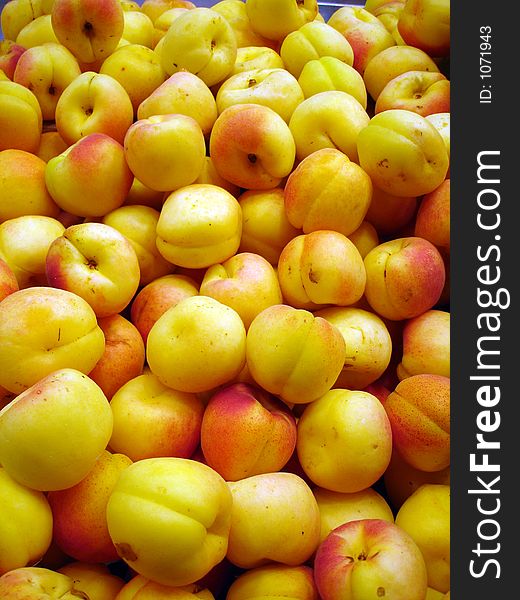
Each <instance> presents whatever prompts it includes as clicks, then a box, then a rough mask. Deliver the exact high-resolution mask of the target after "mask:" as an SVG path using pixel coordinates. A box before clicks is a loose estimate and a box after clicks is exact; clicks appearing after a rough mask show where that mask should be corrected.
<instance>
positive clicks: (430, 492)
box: [395, 483, 450, 593]
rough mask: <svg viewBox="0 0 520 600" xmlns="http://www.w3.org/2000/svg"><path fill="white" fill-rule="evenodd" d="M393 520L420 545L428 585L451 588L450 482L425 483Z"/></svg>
mask: <svg viewBox="0 0 520 600" xmlns="http://www.w3.org/2000/svg"><path fill="white" fill-rule="evenodd" d="M395 523H396V525H398V526H399V527H400V528H401V529H403V530H404V531H406V532H407V533H408V534H409V535H410V536H411V537H412V539H413V540H414V541H415V543H416V544H417V545H418V546H419V548H420V550H421V552H422V554H423V556H424V560H425V562H426V570H427V572H428V585H429V586H431V587H432V588H434V589H435V590H438V591H439V592H443V593H446V592H448V591H449V590H450V486H449V485H442V484H431V483H424V484H423V485H421V486H420V487H419V488H418V489H417V490H415V492H414V493H413V494H412V495H411V496H409V497H408V498H407V499H406V500H405V501H404V503H403V504H402V506H401V508H400V509H399V511H398V513H397V515H396V517H395Z"/></svg>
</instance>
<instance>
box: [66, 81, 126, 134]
mask: <svg viewBox="0 0 520 600" xmlns="http://www.w3.org/2000/svg"><path fill="white" fill-rule="evenodd" d="M133 119H134V108H133V106H132V101H131V100H130V97H129V95H128V93H127V91H126V90H125V88H124V87H123V86H122V85H121V84H120V83H119V81H117V80H116V79H114V78H113V77H111V76H110V75H104V74H103V73H96V72H95V71H85V72H84V73H81V75H79V76H78V77H76V78H75V79H74V80H73V81H72V82H71V83H70V84H69V85H68V86H67V87H66V88H65V89H64V90H63V92H62V94H61V96H60V98H59V100H58V103H57V104H56V114H55V120H56V129H57V131H58V133H59V134H60V135H61V137H62V138H63V139H64V140H65V141H66V142H67V144H73V143H74V142H77V141H78V140H79V139H80V138H82V137H85V136H86V135H88V134H90V133H104V134H106V135H109V136H110V137H112V138H114V140H116V141H117V142H119V143H120V144H122V143H123V140H124V137H125V134H126V131H127V129H128V128H129V127H130V125H131V124H132V122H133Z"/></svg>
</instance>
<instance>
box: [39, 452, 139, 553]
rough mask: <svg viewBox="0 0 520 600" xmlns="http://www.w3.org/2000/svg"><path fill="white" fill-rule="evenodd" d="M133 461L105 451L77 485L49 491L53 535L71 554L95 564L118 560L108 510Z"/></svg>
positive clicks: (60, 545)
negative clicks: (106, 512)
mask: <svg viewBox="0 0 520 600" xmlns="http://www.w3.org/2000/svg"><path fill="white" fill-rule="evenodd" d="M131 464H132V461H131V460H130V459H129V458H128V457H127V456H125V455H123V454H112V453H110V452H108V451H106V450H104V451H103V452H102V453H101V455H100V456H99V458H97V460H96V462H95V464H94V465H93V467H92V468H91V469H90V471H89V472H88V474H87V475H86V476H85V477H84V478H82V479H81V481H79V482H78V483H77V484H76V485H73V486H71V487H69V488H67V489H62V490H57V491H51V492H49V494H48V496H47V497H48V500H49V504H50V507H51V509H52V516H53V538H54V540H55V542H56V543H57V544H58V546H59V547H60V548H61V549H62V550H63V551H64V552H65V553H66V554H67V555H68V556H71V557H72V558H74V559H76V560H80V561H84V562H93V563H95V562H113V561H115V560H117V559H118V554H117V552H116V549H115V547H114V544H113V543H112V540H111V539H110V536H109V534H108V529H107V522H106V516H105V511H106V506H107V502H108V498H109V496H110V494H111V492H112V490H113V488H114V486H115V484H116V481H117V480H118V478H119V475H120V474H121V472H122V471H123V470H124V469H126V468H127V467H128V466H129V465H131Z"/></svg>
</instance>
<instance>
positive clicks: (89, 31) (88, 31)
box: [83, 21, 94, 37]
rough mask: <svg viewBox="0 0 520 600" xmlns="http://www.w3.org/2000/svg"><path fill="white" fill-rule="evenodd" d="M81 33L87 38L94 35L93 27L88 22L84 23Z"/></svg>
mask: <svg viewBox="0 0 520 600" xmlns="http://www.w3.org/2000/svg"><path fill="white" fill-rule="evenodd" d="M83 33H84V34H85V35H87V36H89V37H90V36H91V35H93V33H94V26H93V25H92V23H90V22H89V21H85V23H84V24H83Z"/></svg>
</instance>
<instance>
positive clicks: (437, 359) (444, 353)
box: [397, 309, 450, 379]
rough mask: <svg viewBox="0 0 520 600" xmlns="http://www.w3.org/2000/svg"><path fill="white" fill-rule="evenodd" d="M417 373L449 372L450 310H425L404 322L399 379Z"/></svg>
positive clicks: (442, 373) (444, 373)
mask: <svg viewBox="0 0 520 600" xmlns="http://www.w3.org/2000/svg"><path fill="white" fill-rule="evenodd" d="M420 373H433V374H436V375H443V376H444V377H449V376H450V313H449V312H447V311H443V310H433V309H432V310H427V311H425V312H424V313H422V314H421V315H419V316H417V317H414V318H413V319H410V320H408V321H407V322H406V324H405V326H404V329H403V350H402V357H401V362H400V363H399V365H398V367H397V375H398V377H399V379H405V378H406V377H410V376H411V375H419V374H420Z"/></svg>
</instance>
